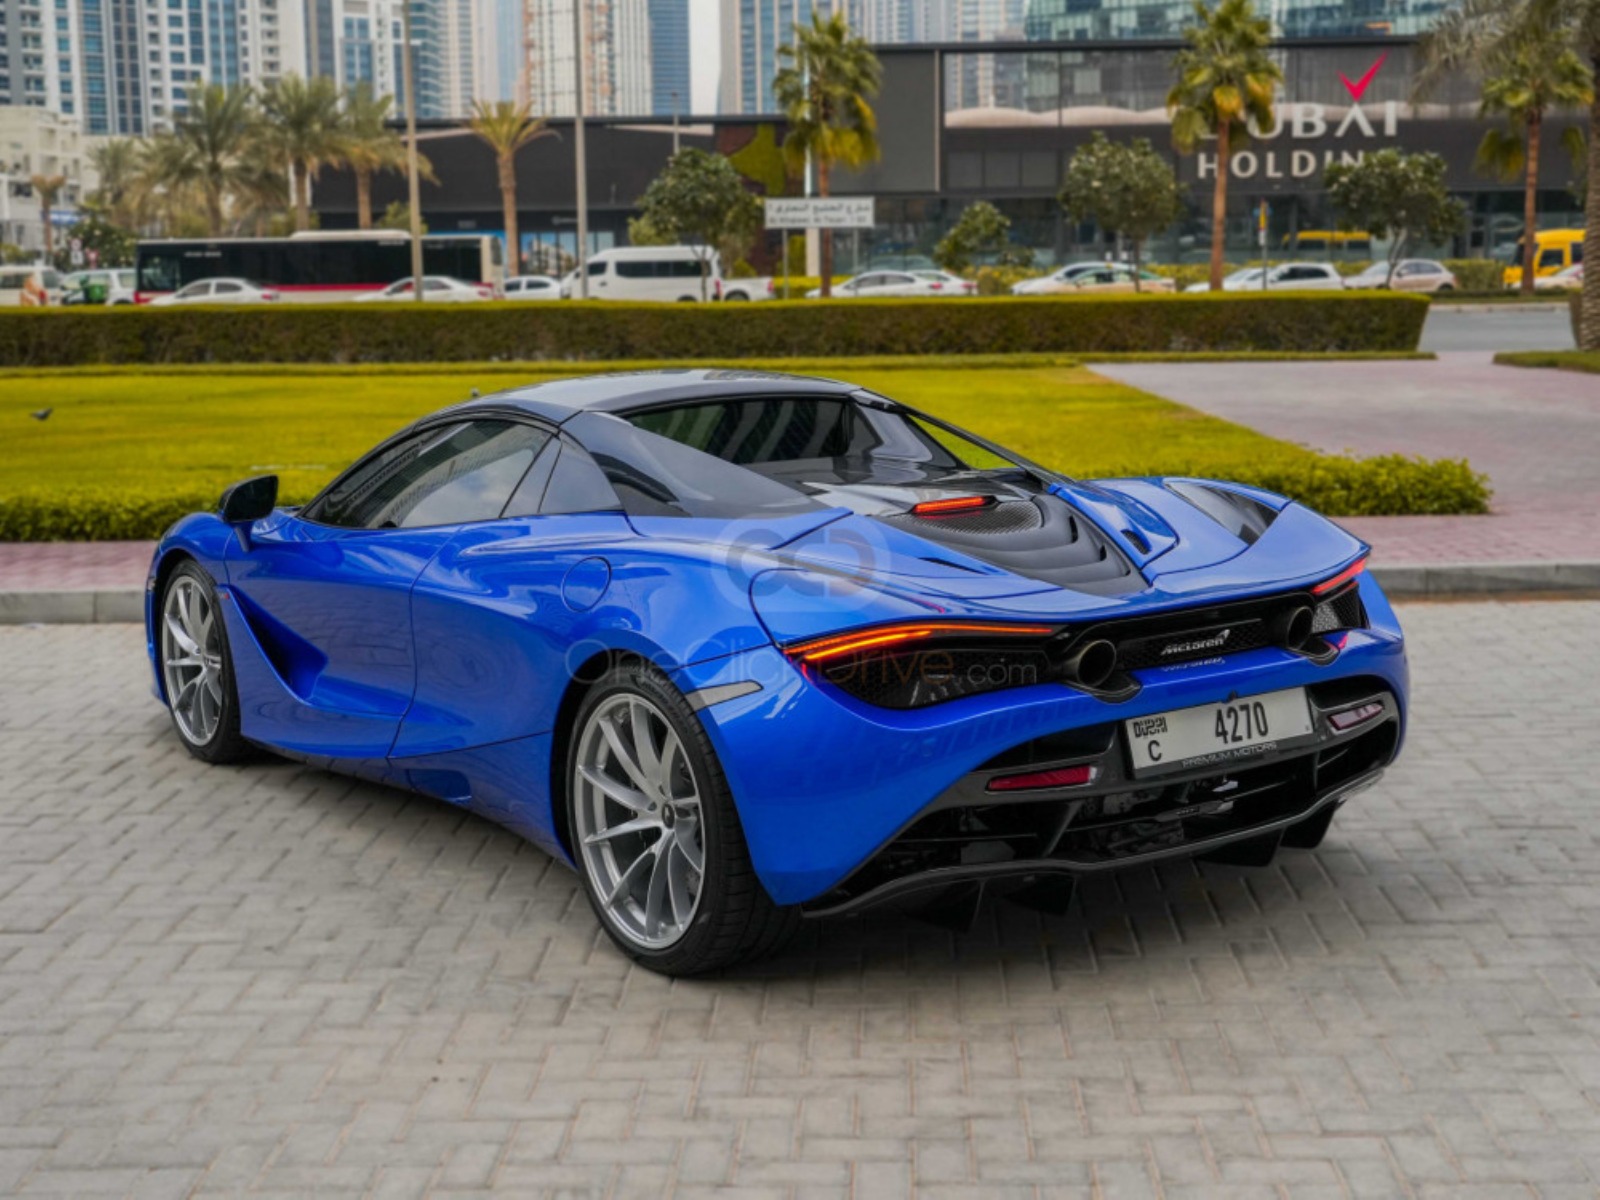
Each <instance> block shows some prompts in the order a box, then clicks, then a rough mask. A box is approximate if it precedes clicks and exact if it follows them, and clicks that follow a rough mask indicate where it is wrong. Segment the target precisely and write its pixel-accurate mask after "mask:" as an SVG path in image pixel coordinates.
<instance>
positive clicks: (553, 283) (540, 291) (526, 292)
mask: <svg viewBox="0 0 1600 1200" xmlns="http://www.w3.org/2000/svg"><path fill="white" fill-rule="evenodd" d="M506 299H507V300H559V299H561V281H560V280H559V279H557V278H555V277H554V276H552V275H513V276H512V277H511V278H510V279H508V280H506Z"/></svg>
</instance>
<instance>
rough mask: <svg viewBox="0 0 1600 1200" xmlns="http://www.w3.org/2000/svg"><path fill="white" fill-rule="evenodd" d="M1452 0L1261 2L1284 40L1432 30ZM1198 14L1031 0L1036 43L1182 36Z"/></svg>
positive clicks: (1150, 6)
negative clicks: (1181, 33) (1181, 32)
mask: <svg viewBox="0 0 1600 1200" xmlns="http://www.w3.org/2000/svg"><path fill="white" fill-rule="evenodd" d="M1447 7H1449V0H1258V3H1257V8H1258V9H1259V10H1260V11H1261V13H1262V15H1264V16H1266V17H1268V18H1269V19H1270V20H1271V21H1272V27H1273V32H1274V33H1275V34H1276V35H1277V36H1279V37H1284V38H1313V37H1348V36H1356V35H1362V34H1376V35H1380V36H1387V35H1392V34H1398V35H1406V34H1419V33H1424V32H1426V31H1427V30H1428V29H1429V28H1430V27H1431V26H1432V25H1433V23H1434V21H1435V20H1437V19H1438V16H1439V14H1440V13H1441V12H1443V11H1444V9H1446V8H1447ZM1193 16H1194V5H1193V4H1192V3H1191V2H1190V0H1028V11H1027V35H1028V37H1029V39H1030V40H1034V41H1086V40H1087V41H1111V40H1117V39H1121V38H1171V37H1177V36H1178V35H1179V32H1180V31H1181V30H1182V29H1183V27H1184V25H1186V24H1188V22H1189V21H1190V20H1191V19H1192V18H1193Z"/></svg>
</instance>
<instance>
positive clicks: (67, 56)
mask: <svg viewBox="0 0 1600 1200" xmlns="http://www.w3.org/2000/svg"><path fill="white" fill-rule="evenodd" d="M79 34H80V26H79V22H78V5H77V3H76V0H4V4H3V6H0V104H17V105H25V106H27V107H30V108H44V109H48V110H49V111H50V112H57V113H64V114H66V115H68V116H75V115H78V114H79V113H80V111H81V105H82V103H83V90H82V84H83V79H82V62H81V45H80V37H79Z"/></svg>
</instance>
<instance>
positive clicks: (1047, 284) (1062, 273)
mask: <svg viewBox="0 0 1600 1200" xmlns="http://www.w3.org/2000/svg"><path fill="white" fill-rule="evenodd" d="M1106 265H1107V264H1106V263H1104V262H1076V263H1068V264H1067V265H1066V266H1064V267H1058V268H1056V269H1055V270H1054V271H1051V272H1050V274H1048V275H1041V276H1039V277H1038V278H1036V279H1023V280H1019V281H1018V282H1016V283H1013V284H1012V285H1011V294H1012V295H1013V296H1048V295H1050V294H1051V293H1052V292H1065V291H1070V290H1071V288H1072V281H1073V280H1074V279H1076V278H1077V277H1078V276H1079V275H1082V274H1084V273H1085V272H1086V271H1098V270H1100V269H1102V268H1103V267H1105V266H1106Z"/></svg>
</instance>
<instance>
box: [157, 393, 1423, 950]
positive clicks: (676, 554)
mask: <svg viewBox="0 0 1600 1200" xmlns="http://www.w3.org/2000/svg"><path fill="white" fill-rule="evenodd" d="M197 419H203V418H197ZM1107 419H1108V420H1113V421H1114V420H1116V419H1117V416H1116V414H1115V413H1112V414H1108V416H1107ZM261 436H262V437H263V438H266V439H269V440H270V439H271V438H272V437H273V436H274V434H273V427H272V425H271V423H270V422H269V423H264V424H263V426H262V430H261ZM261 456H262V457H273V456H274V452H273V451H272V450H271V449H270V447H269V446H268V445H266V444H263V446H262V451H261ZM734 550H736V551H737V552H733V551H734ZM1367 551H1368V548H1367V546H1366V545H1365V544H1363V543H1362V542H1361V541H1360V540H1359V539H1357V538H1356V537H1354V536H1353V535H1351V534H1349V533H1347V532H1345V531H1344V530H1343V529H1341V528H1340V527H1339V526H1338V525H1336V524H1334V523H1333V522H1331V521H1328V520H1326V519H1324V518H1323V517H1321V516H1318V515H1317V514H1316V513H1314V512H1312V511H1311V510H1310V509H1308V508H1305V507H1303V506H1302V505H1300V504H1297V503H1295V502H1293V501H1291V500H1289V499H1287V498H1285V497H1283V496H1279V495H1274V494H1272V493H1270V492H1265V491H1262V490H1260V489H1258V488H1252V487H1244V486H1241V485H1237V484H1228V483H1216V482H1208V481H1203V480H1196V479H1179V478H1154V479H1114V480H1099V481H1095V482H1092V483H1081V482H1079V481H1077V480H1075V479H1072V478H1070V477H1068V476H1066V475H1060V474H1057V473H1056V472H1054V471H1051V470H1048V469H1046V468H1044V467H1041V466H1039V465H1038V464H1036V463H1030V462H1028V461H1026V460H1024V459H1022V458H1019V457H1017V456H1015V455H1012V454H1011V453H1010V452H1009V451H1006V450H1005V449H1003V448H1002V447H999V446H996V445H994V444H992V443H989V442H986V441H983V440H982V439H978V438H974V437H973V436H971V435H969V434H966V433H963V432H962V431H961V430H960V429H957V428H956V427H954V426H952V425H949V424H947V423H945V422H943V421H940V420H938V419H937V418H934V417H931V416H927V415H925V414H922V413H919V412H916V411H914V410H912V409H909V408H907V407H905V406H903V405H900V404H896V403H894V402H893V401H891V400H888V399H885V398H884V397H882V396H879V395H876V394H874V393H873V392H870V391H867V390H865V389H862V388H860V387H859V386H857V385H855V384H850V383H841V382H837V381H832V380H823V379H807V378H801V377H798V376H793V375H773V374H766V373H762V372H757V371H748V370H743V369H734V370H715V369H713V370H698V371H684V370H677V371H658V372H631V373H627V374H616V375H586V376H583V377H581V378H577V379H566V380H560V381H553V382H547V383H543V384H538V385H536V386H531V387H522V388H517V389H514V390H512V391H508V392H504V393H501V394H499V395H494V396H487V397H483V398H481V399H477V400H472V401H468V402H467V403H465V404H457V405H455V406H453V407H450V408H448V409H445V410H443V411H441V412H438V413H435V414H434V415H433V416H431V417H424V418H422V419H421V420H420V421H417V422H415V423H412V424H410V425H408V426H407V427H406V428H405V429H403V430H402V431H400V432H399V433H397V434H396V435H394V436H393V437H391V438H389V439H388V440H386V441H384V442H381V443H380V444H379V445H378V446H377V447H376V449H374V450H373V451H372V452H370V453H369V454H367V455H366V456H364V457H363V458H361V459H359V460H358V461H357V462H356V463H355V465H354V466H352V467H350V468H349V469H348V470H346V471H344V472H343V473H342V474H340V475H339V476H338V477H337V478H336V479H335V480H334V481H333V482H332V483H331V484H329V485H328V486H327V487H326V488H325V489H324V490H323V491H322V492H321V494H320V495H318V496H317V497H315V498H314V499H312V500H311V501H310V503H308V504H306V505H305V506H303V507H299V508H279V507H277V479H276V477H275V476H270V475H269V476H262V477H259V478H256V479H251V480H247V481H244V482H242V483H239V484H235V485H234V486H233V487H231V488H229V489H228V490H227V491H226V492H225V493H224V494H223V497H222V500H221V502H220V503H219V504H218V505H217V506H216V508H215V509H214V510H213V511H209V512H197V513H195V514H193V515H191V516H188V517H185V518H184V519H182V520H180V521H178V522H177V523H176V524H175V525H173V526H172V527H171V529H170V530H169V531H168V532H167V534H166V536H165V537H164V538H163V539H162V540H161V542H160V543H159V545H158V546H157V547H156V550H155V554H154V557H153V559H152V561H151V564H150V571H149V577H148V584H147V587H146V591H145V595H146V597H147V598H146V601H145V621H146V629H147V643H148V653H149V658H150V665H151V667H152V668H153V675H154V680H155V685H156V695H157V696H158V698H159V699H160V700H161V701H162V702H163V704H164V705H165V706H166V707H167V708H168V710H169V713H170V718H171V721H172V724H173V729H174V737H175V738H176V740H177V741H178V742H179V743H180V744H181V745H183V746H184V747H185V749H186V750H187V751H188V752H189V753H191V754H193V755H194V756H195V757H197V758H199V759H201V760H203V761H206V762H211V763H225V762H235V761H242V760H245V759H247V758H249V757H250V756H252V755H253V754H254V753H256V752H257V748H258V747H261V748H266V749H269V750H275V751H278V752H280V753H282V754H284V755H286V756H288V757H290V758H294V759H302V760H308V761H311V762H315V763H316V764H317V765H318V766H319V767H321V768H324V769H330V770H342V771H346V772H349V773H351V774H356V775H361V776H364V777H366V778H369V779H379V780H381V781H382V782H384V783H387V784H392V785H397V786H401V787H407V788H411V789H413V790H415V791H418V792H421V793H424V794H426V795H430V796H433V797H437V798H438V799H440V800H442V801H445V802H447V803H448V804H450V805H452V806H454V809H453V811H462V810H464V811H466V812H470V813H475V814H478V815H481V816H483V817H486V818H487V819H489V820H492V821H497V822H499V823H501V824H503V825H506V826H508V827H510V828H511V829H513V830H515V831H516V832H518V833H519V834H521V835H522V836H524V837H528V838H530V839H532V840H533V841H534V842H535V843H536V844H537V845H539V846H541V847H543V848H544V850H545V851H546V852H547V853H549V854H550V855H552V856H554V857H555V858H556V859H557V860H559V861H560V862H562V863H564V864H567V865H571V866H573V867H575V869H576V870H577V872H578V875H579V878H580V880H581V884H582V887H583V889H584V891H585V892H586V894H587V896H588V899H589V902H590V905H591V907H592V909H593V911H594V914H595V917H596V920H597V922H598V924H599V926H600V928H602V929H603V930H604V931H605V932H606V933H607V934H608V935H609V936H610V938H611V939H612V941H613V942H614V943H615V944H616V945H617V947H619V948H620V950H621V951H622V952H623V953H625V954H627V955H629V956H631V957H632V958H634V959H635V960H637V961H638V962H639V963H641V964H642V965H644V966H645V967H647V968H648V969H650V970H654V971H658V972H661V973H663V974H667V975H689V974H697V973H701V972H705V971H710V970H714V969H716V968H719V967H722V966H726V965H728V964H730V963H733V962H737V961H739V960H741V959H745V958H749V957H753V956H755V955H756V954H759V953H763V952H766V951H770V950H772V949H774V948H776V947H777V945H778V944H780V943H781V942H782V941H783V940H784V939H785V937H786V936H787V935H788V934H790V933H792V932H793V931H794V929H795V928H796V926H797V925H798V924H799V922H800V919H801V918H802V917H803V916H824V915H827V914H841V913H854V912H859V911H861V910H862V909H865V908H868V907H870V906H873V905H876V904H883V903H899V904H906V903H917V902H920V903H922V904H923V905H931V906H933V907H934V908H935V909H936V910H937V911H939V912H941V913H942V914H943V918H944V920H945V921H946V922H947V923H949V924H952V925H956V924H961V923H962V922H963V920H965V919H966V918H967V917H969V916H972V915H976V905H977V904H978V902H979V900H980V899H981V898H982V896H983V895H984V894H987V895H989V896H1008V897H1010V898H1011V899H1012V900H1014V901H1015V902H1017V903H1021V904H1028V905H1031V906H1033V907H1036V908H1040V909H1043V910H1045V911H1050V912H1062V911H1065V908H1066V904H1067V902H1068V901H1069V900H1070V898H1071V893H1072V888H1073V881H1074V880H1075V879H1076V878H1078V877H1079V876H1080V875H1082V876H1088V877H1092V878H1102V877H1103V875H1104V872H1105V871H1107V870H1109V869H1115V868H1118V867H1134V868H1140V869H1145V870H1149V869H1151V868H1153V867H1155V866H1156V865H1157V864H1160V863H1162V862H1163V861H1165V860H1169V859H1171V858H1173V857H1174V856H1183V855H1193V854H1205V855H1208V856H1213V857H1223V858H1226V860H1227V861H1228V862H1231V863H1234V864H1241V865H1243V864H1251V863H1253V864H1256V865H1265V864H1266V863H1268V862H1269V861H1270V860H1271V859H1272V858H1273V857H1274V855H1275V854H1276V853H1277V852H1278V851H1279V849H1280V847H1288V848H1294V849H1309V848H1313V847H1315V846H1317V845H1318V844H1320V843H1321V842H1322V840H1323V837H1324V836H1325V835H1326V833H1327V831H1328V827H1329V824H1330V823H1331V821H1332V820H1333V817H1334V814H1335V813H1336V812H1337V811H1339V810H1340V809H1341V807H1342V806H1344V805H1346V803H1347V802H1349V801H1351V800H1352V798H1353V797H1355V796H1356V795H1357V794H1358V793H1359V792H1361V791H1362V790H1364V789H1366V788H1368V787H1370V786H1371V785H1372V784H1374V783H1375V782H1377V780H1378V778H1379V777H1380V776H1381V775H1382V773H1383V772H1384V770H1385V769H1386V768H1387V767H1388V766H1389V764H1390V763H1391V762H1393V761H1394V759H1395V757H1396V755H1397V754H1398V753H1399V751H1400V745H1401V730H1402V725H1403V722H1404V720H1405V713H1406V705H1407V670H1406V657H1405V642H1404V637H1403V635H1402V633H1401V629H1400V624H1399V621H1398V620H1397V619H1396V617H1395V614H1394V610H1393V609H1392V608H1391V607H1390V605H1389V602H1388V601H1387V600H1386V599H1385V598H1384V595H1383V592H1382V590H1381V589H1380V588H1379V586H1378V584H1377V582H1376V580H1375V579H1374V578H1373V577H1372V575H1371V574H1370V573H1368V572H1367V571H1366V570H1365V565H1366V559H1367ZM230 778H232V779H234V780H236V781H239V780H240V777H238V776H230ZM245 782H247V781H240V782H239V786H243V785H244V783H245ZM230 786H232V785H230ZM313 836H314V835H313ZM352 886H357V885H352ZM1268 890H1269V891H1270V890H1271V889H1268Z"/></svg>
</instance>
